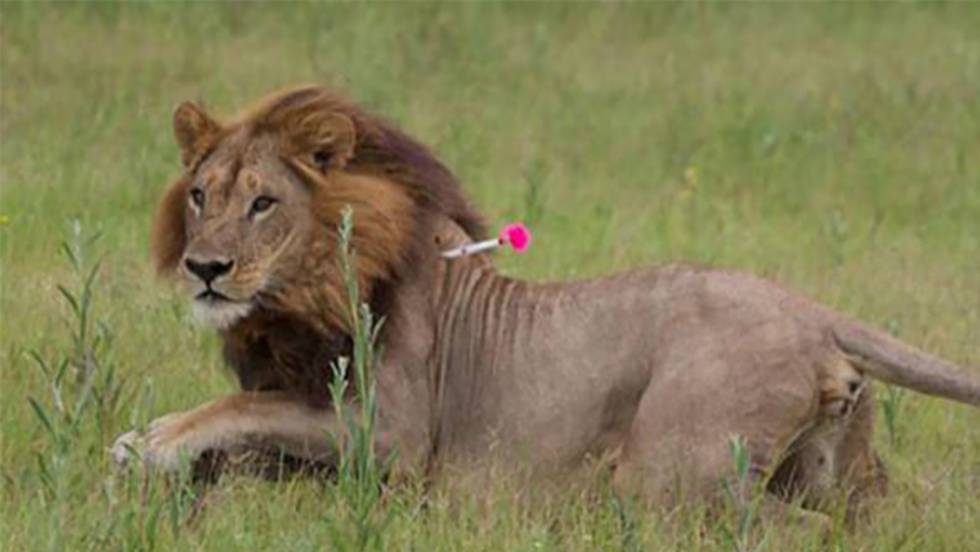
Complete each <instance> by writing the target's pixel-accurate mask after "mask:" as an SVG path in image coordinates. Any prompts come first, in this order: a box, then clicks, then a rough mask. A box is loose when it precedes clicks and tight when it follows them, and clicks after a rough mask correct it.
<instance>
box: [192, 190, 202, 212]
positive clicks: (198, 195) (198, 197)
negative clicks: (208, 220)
mask: <svg viewBox="0 0 980 552" xmlns="http://www.w3.org/2000/svg"><path fill="white" fill-rule="evenodd" d="M190 193H191V203H193V204H194V206H195V207H197V208H198V209H201V208H203V207H204V190H202V189H200V188H191V192H190Z"/></svg>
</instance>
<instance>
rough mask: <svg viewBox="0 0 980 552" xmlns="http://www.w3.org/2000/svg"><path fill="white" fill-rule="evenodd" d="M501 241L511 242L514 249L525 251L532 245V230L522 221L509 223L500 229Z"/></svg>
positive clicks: (520, 251)
mask: <svg viewBox="0 0 980 552" xmlns="http://www.w3.org/2000/svg"><path fill="white" fill-rule="evenodd" d="M500 241H501V242H507V243H509V244H510V246H511V247H513V248H514V251H517V252H518V253H523V252H524V250H525V249H527V248H528V246H530V245H531V231H530V230H528V229H527V227H526V226H524V225H523V224H522V223H520V222H515V223H513V224H508V225H507V226H504V228H503V230H501V231H500Z"/></svg>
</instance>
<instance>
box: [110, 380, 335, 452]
mask: <svg viewBox="0 0 980 552" xmlns="http://www.w3.org/2000/svg"><path fill="white" fill-rule="evenodd" d="M343 426H344V424H341V423H337V419H336V415H335V413H334V411H333V410H332V409H331V408H315V407H312V406H310V405H309V404H307V403H306V402H305V401H303V400H301V399H299V398H297V397H295V396H293V395H290V394H287V393H281V392H241V393H236V394H234V395H230V396H228V397H225V398H223V399H219V400H216V401H212V402H209V403H207V404H204V405H202V406H200V407H198V408H195V409H193V410H188V411H186V412H177V413H173V414H168V415H166V416H163V417H161V418H158V419H156V420H154V421H153V422H152V423H151V424H150V425H149V427H148V428H147V430H146V431H145V432H138V431H131V432H129V433H126V434H123V435H122V436H120V437H119V438H118V439H117V440H116V443H115V444H114V445H113V447H112V456H113V458H114V459H115V461H116V462H117V463H120V464H125V463H126V462H127V461H128V460H129V459H130V458H131V457H132V455H133V453H135V454H137V455H138V456H139V457H140V458H142V459H143V461H144V462H145V463H146V464H148V465H151V466H154V467H157V468H159V469H162V470H164V471H176V470H178V469H180V468H181V466H182V465H184V464H185V463H187V462H192V461H194V460H196V459H197V458H199V457H200V455H201V454H203V453H204V452H208V451H216V452H224V453H229V454H237V453H242V452H246V451H249V450H258V451H262V452H276V453H282V454H286V455H288V456H291V457H295V458H299V459H302V460H309V461H314V462H321V463H329V462H330V461H331V460H332V459H333V458H334V455H335V450H336V446H335V445H334V443H335V442H336V439H337V438H342V435H341V434H340V432H343V431H344V427H343Z"/></svg>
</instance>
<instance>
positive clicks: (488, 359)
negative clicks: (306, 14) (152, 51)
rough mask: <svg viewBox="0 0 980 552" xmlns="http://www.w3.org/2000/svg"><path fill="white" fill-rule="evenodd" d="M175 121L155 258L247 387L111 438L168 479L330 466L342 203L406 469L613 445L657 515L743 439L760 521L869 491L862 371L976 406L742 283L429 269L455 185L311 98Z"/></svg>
mask: <svg viewBox="0 0 980 552" xmlns="http://www.w3.org/2000/svg"><path fill="white" fill-rule="evenodd" d="M174 129H175V137H176V139H177V141H178V145H179V146H180V149H181V159H182V161H183V162H184V165H185V174H184V175H183V176H182V177H181V178H179V179H178V180H177V181H176V182H175V183H174V184H172V185H171V187H170V189H169V190H168V191H167V192H165V194H164V197H163V200H162V201H161V204H160V208H159V209H158V211H157V218H156V222H155V225H154V230H153V243H152V249H153V253H154V258H155V261H156V264H157V267H158V268H159V269H160V270H161V271H163V272H166V273H169V272H177V273H178V274H180V275H182V276H183V277H184V279H185V282H186V283H187V284H188V286H189V288H190V289H191V292H192V295H193V296H194V297H195V303H194V304H195V306H196V307H202V310H201V312H202V316H205V317H206V318H207V319H209V320H211V321H212V322H214V323H215V324H216V325H219V326H220V327H221V328H222V330H221V331H222V337H223V338H224V341H225V355H226V357H227V359H228V361H229V363H230V364H231V366H232V367H233V368H234V369H235V370H236V372H237V373H238V376H239V380H240V382H241V386H242V388H243V389H244V391H243V392H242V393H239V394H236V395H234V396H232V397H229V398H225V399H221V400H218V401H215V402H213V403H209V404H207V405H204V406H202V407H199V408H197V409H194V410H190V411H188V412H184V413H179V414H173V415H169V416H166V417H164V418H161V419H160V420H159V422H158V423H156V424H154V425H152V426H151V428H150V430H149V431H148V432H147V433H146V434H139V433H135V432H131V433H128V434H126V435H124V436H122V437H120V439H119V441H118V443H117V446H116V447H114V455H115V456H116V458H117V459H119V460H120V461H122V460H125V458H126V457H127V456H128V451H129V447H133V448H136V449H137V450H139V451H141V452H142V453H143V454H144V458H146V459H147V460H148V461H149V462H151V463H155V464H159V465H161V466H164V467H166V468H168V469H175V468H176V463H177V459H178V458H179V456H180V454H179V452H181V451H184V452H185V453H187V454H188V455H190V456H191V457H198V456H200V455H202V454H204V453H206V452H208V451H212V450H214V451H219V452H220V451H223V452H234V451H239V450H242V449H249V448H251V449H259V450H260V451H265V450H268V449H270V448H271V449H280V450H284V451H286V452H287V453H288V454H292V455H296V456H299V457H301V458H306V459H309V460H312V461H316V462H320V461H324V460H325V459H329V458H330V457H331V455H332V452H331V449H330V447H329V444H328V440H327V439H326V438H325V435H326V434H327V433H333V434H343V432H344V431H345V429H344V426H343V424H342V423H341V421H339V420H336V419H335V418H334V416H333V410H332V409H330V408H325V406H326V401H327V397H328V393H327V385H328V382H329V381H330V377H331V372H330V368H329V363H330V361H332V360H333V359H335V358H336V357H337V356H338V355H342V354H348V353H349V349H350V343H349V338H348V337H347V336H348V334H349V323H348V321H347V318H346V315H345V313H346V312H347V309H346V304H347V300H346V295H345V291H344V285H343V281H342V278H341V275H340V272H339V270H338V269H337V266H336V262H335V256H336V246H337V230H336V227H337V224H338V222H339V220H340V218H339V217H340V212H341V210H342V208H343V206H345V205H350V206H351V207H352V208H353V211H354V235H353V240H352V241H353V247H354V250H355V252H356V261H355V271H356V273H357V279H358V284H359V287H360V289H361V291H362V292H363V297H365V298H366V299H367V300H369V301H370V303H371V305H372V307H373V309H374V311H375V312H376V313H378V314H382V315H384V316H386V323H385V330H384V334H383V335H382V336H381V345H382V348H383V355H382V357H381V360H380V363H379V366H378V367H376V370H375V374H376V376H377V405H378V420H377V422H378V425H377V433H376V439H377V441H376V443H375V445H376V446H377V448H378V450H379V451H388V450H391V449H397V450H398V451H399V463H400V465H401V466H402V467H403V468H404V469H406V470H408V471H415V472H418V471H422V470H426V471H430V472H431V473H436V472H437V471H438V470H436V469H435V468H438V467H441V466H445V465H452V466H460V467H474V466H480V465H485V464H487V463H489V462H490V460H492V459H494V457H502V458H503V459H505V460H506V461H507V462H505V463H504V465H526V466H531V467H533V468H534V469H554V468H566V467H568V466H570V465H573V464H581V463H582V462H583V459H585V458H587V457H606V456H611V457H612V458H613V463H614V465H615V468H614V469H615V476H614V481H615V483H616V485H617V486H618V488H619V489H620V490H621V491H622V492H629V493H631V492H639V493H641V494H643V495H644V496H645V497H647V498H648V499H649V500H651V501H653V502H657V503H660V504H667V505H669V504H674V503H676V502H677V501H678V500H681V499H684V498H692V497H693V498H697V497H705V496H710V495H711V494H712V493H713V494H714V496H717V490H718V488H719V482H720V481H725V480H730V479H731V476H732V474H731V470H732V458H731V455H730V449H729V440H730V439H731V438H732V436H734V435H737V436H740V437H741V438H742V439H744V442H745V444H746V447H747V451H748V453H749V457H750V462H751V473H752V475H753V476H755V477H758V478H761V479H763V480H764V481H765V482H766V484H767V488H768V490H769V491H771V494H772V495H773V496H772V497H770V498H773V500H772V501H769V502H767V507H766V510H767V511H769V510H772V509H773V508H776V509H777V510H778V509H779V508H781V507H782V506H773V504H777V505H778V504H783V503H782V502H780V501H778V500H775V498H774V497H779V498H784V499H785V498H788V499H795V498H797V497H802V500H803V503H804V504H805V505H807V506H810V507H813V508H821V507H824V505H826V503H827V502H828V501H829V500H831V499H833V498H834V497H835V496H840V495H841V494H843V495H846V496H847V498H848V500H849V505H850V506H851V507H852V508H855V507H856V506H857V504H858V503H859V502H860V501H861V498H863V497H865V496H869V495H873V494H876V493H879V492H881V491H882V490H883V488H884V482H885V478H884V474H883V471H882V469H881V465H880V462H879V460H878V458H877V456H876V455H875V453H874V450H873V448H872V443H871V434H872V428H873V426H872V423H873V413H874V408H873V401H872V398H871V392H872V390H871V389H870V388H869V387H868V386H867V382H868V379H869V377H874V378H878V379H882V380H885V381H888V382H892V383H895V384H898V385H903V386H907V387H910V388H913V389H916V390H919V391H921V392H924V393H930V394H934V395H938V396H942V397H946V398H951V399H954V400H959V401H961V402H964V403H967V404H970V405H973V406H977V405H980V380H978V379H977V378H976V377H975V376H973V375H971V374H970V373H969V372H964V371H963V370H961V369H960V368H958V367H956V366H953V365H951V364H950V363H947V362H945V361H942V360H940V359H938V358H935V357H932V356H929V355H927V354H925V353H922V352H920V351H916V350H915V349H913V348H912V347H909V346H908V345H905V344H903V343H900V342H898V341H897V340H894V339H892V338H890V337H888V336H887V335H885V334H884V333H882V332H880V331H877V330H874V329H871V328H868V327H866V326H863V325H862V324H860V323H858V322H856V321H854V320H851V319H848V318H846V317H844V316H842V315H840V314H837V313H834V312H832V311H830V310H829V309H826V308H824V307H821V306H820V305H817V304H815V303H813V302H812V301H809V300H807V299H805V298H803V297H801V296H799V295H796V294H793V293H791V292H789V291H787V290H785V289H783V288H781V287H779V286H778V285H775V284H773V283H772V282H769V281H766V280H763V279H760V278H756V277H753V276H750V275H746V274H739V273H734V272H727V271H721V270H711V269H701V268H692V267H690V266H686V265H673V266H667V267H661V268H657V269H648V270H636V271H631V272H627V273H624V274H619V275H615V276H611V277H605V278H599V279H595V280H589V281H583V282H573V283H553V284H543V285H537V284H531V283H527V282H521V281H518V280H513V279H510V278H506V277H504V276H501V275H499V274H497V273H496V271H495V270H494V267H493V264H492V262H491V261H490V260H489V257H488V256H474V257H464V258H461V259H458V260H454V261H447V260H444V259H443V258H442V257H441V256H440V255H439V252H440V250H442V249H444V248H448V247H452V246H455V245H459V244H462V243H466V242H469V241H472V240H473V239H477V238H481V237H483V235H484V230H483V225H482V223H481V222H480V218H479V216H478V215H476V214H475V212H474V211H473V210H472V209H471V208H470V207H469V205H468V203H467V202H466V201H465V199H464V198H463V197H462V195H461V193H460V190H459V187H458V185H457V183H456V180H455V179H454V178H453V176H452V174H451V173H450V172H449V171H448V170H447V169H446V168H445V167H444V166H443V165H441V164H440V163H439V162H438V161H437V160H436V159H435V158H434V157H433V156H432V155H431V154H430V153H429V152H428V151H427V150H426V149H425V148H424V147H423V146H421V145H420V144H418V143H417V142H415V141H414V140H412V139H410V138H408V137H407V136H405V135H404V134H402V133H401V132H399V131H398V130H396V129H394V128H393V127H392V126H391V125H390V124H388V123H385V122H384V121H382V120H381V119H378V118H376V117H373V116H370V115H368V114H366V113H365V112H364V111H363V110H361V109H360V108H358V107H357V106H355V105H354V104H352V103H350V102H348V101H346V100H344V99H342V98H341V97H339V96H337V95H336V94H333V93H331V92H329V91H326V90H324V89H322V88H316V87H303V88H298V89H294V90H290V91H286V92H282V93H279V94H275V95H273V96H270V97H269V98H267V99H265V100H263V101H261V102H259V104H258V105H257V106H256V107H254V108H252V109H250V110H248V111H246V112H245V113H244V114H243V115H241V116H239V117H238V118H236V119H233V120H232V122H230V123H227V124H219V123H218V122H216V121H214V120H212V119H211V118H210V117H209V116H208V115H206V114H205V113H204V112H203V111H202V110H201V109H200V108H198V107H197V106H194V105H193V104H184V105H182V106H181V107H180V108H178V110H177V113H175V117H174ZM270 198H274V199H275V202H274V203H266V204H265V206H264V207H263V208H262V209H259V208H257V207H256V205H258V204H259V203H260V201H259V200H260V199H265V200H269V201H271V199H270ZM202 267H204V268H202ZM205 269H206V270H205ZM214 294H220V295H219V298H215V297H214ZM220 297H224V299H220ZM349 406H351V407H354V408H356V406H357V405H354V404H351V405H349ZM382 456H384V455H383V454H382Z"/></svg>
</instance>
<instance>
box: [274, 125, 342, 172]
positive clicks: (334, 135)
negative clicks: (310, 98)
mask: <svg viewBox="0 0 980 552" xmlns="http://www.w3.org/2000/svg"><path fill="white" fill-rule="evenodd" d="M287 128H288V131H287V132H288V134H289V136H288V140H289V144H290V146H291V148H290V149H291V150H292V151H291V153H292V155H294V156H296V157H298V158H300V160H301V161H303V162H306V163H308V164H310V165H312V166H314V167H316V168H317V169H318V170H320V171H322V172H326V171H328V170H330V169H340V168H343V167H344V166H345V165H346V164H347V162H348V161H349V160H350V159H351V157H353V156H354V147H355V145H356V144H357V129H356V127H355V126H354V121H353V120H351V118H350V117H348V116H347V115H344V114H343V113H337V112H330V113H322V112H317V111H314V112H311V113H306V114H303V115H302V116H301V117H298V118H296V119H295V120H294V121H292V122H291V124H289V125H288V127H287Z"/></svg>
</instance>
